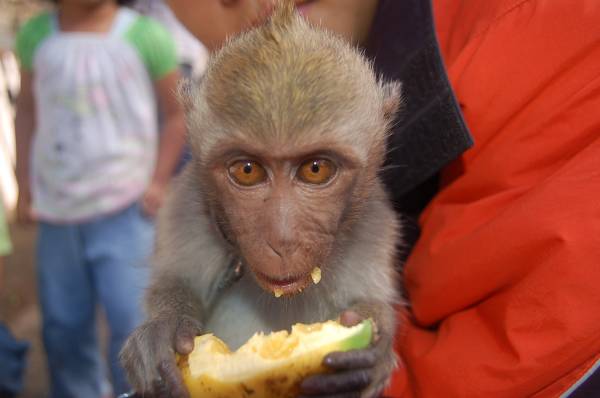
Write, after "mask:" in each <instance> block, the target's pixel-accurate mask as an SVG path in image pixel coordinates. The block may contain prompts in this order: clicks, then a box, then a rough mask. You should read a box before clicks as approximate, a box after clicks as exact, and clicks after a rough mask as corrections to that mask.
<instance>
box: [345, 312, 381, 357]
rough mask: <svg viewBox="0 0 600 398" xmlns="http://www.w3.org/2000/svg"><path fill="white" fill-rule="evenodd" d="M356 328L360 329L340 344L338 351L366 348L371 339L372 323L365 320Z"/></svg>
mask: <svg viewBox="0 0 600 398" xmlns="http://www.w3.org/2000/svg"><path fill="white" fill-rule="evenodd" d="M357 326H360V328H359V329H358V330H357V332H356V334H354V335H352V336H350V337H348V338H347V339H345V340H342V341H341V342H340V351H350V350H360V349H362V348H367V347H368V346H369V344H371V341H372V339H373V322H372V321H371V320H369V319H365V320H364V321H362V322H361V323H359V324H358V325H357Z"/></svg>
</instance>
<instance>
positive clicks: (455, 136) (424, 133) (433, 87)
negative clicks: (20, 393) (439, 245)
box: [366, 0, 473, 239]
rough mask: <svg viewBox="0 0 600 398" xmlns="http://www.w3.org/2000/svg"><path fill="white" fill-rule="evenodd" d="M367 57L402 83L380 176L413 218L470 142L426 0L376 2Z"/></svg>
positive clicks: (384, 74)
mask: <svg viewBox="0 0 600 398" xmlns="http://www.w3.org/2000/svg"><path fill="white" fill-rule="evenodd" d="M366 55H367V56H368V57H370V58H372V59H373V60H374V63H375V64H374V66H375V70H376V72H377V73H378V74H379V75H380V76H381V77H382V78H383V79H384V80H397V81H400V82H401V83H402V85H403V87H402V89H403V99H404V106H403V109H402V111H401V112H400V115H399V116H398V119H397V123H396V125H395V128H394V131H393V134H392V136H391V137H390V140H389V155H388V158H387V164H386V167H385V168H384V171H383V178H384V181H385V183H386V185H387V187H388V190H389V191H390V193H391V195H392V199H393V201H394V205H395V207H396V209H397V210H398V211H399V212H400V213H403V214H407V215H409V216H410V217H412V218H414V217H416V216H418V214H419V213H420V212H421V211H422V209H423V208H424V207H425V205H427V203H428V202H429V201H430V200H431V198H432V197H433V195H434V194H435V193H436V192H437V190H438V172H439V171H440V169H441V168H442V167H444V166H445V165H447V164H448V163H449V162H450V161H452V160H454V159H456V158H457V157H458V156H459V155H460V154H461V153H463V152H464V151H465V150H466V149H468V148H469V147H470V146H471V145H472V144H473V141H472V139H471V135H470V134H469V132H468V130H467V126H466V124H465V122H464V120H463V118H462V115H461V112H460V108H459V106H458V104H457V101H456V99H455V97H454V94H453V92H452V89H451V87H450V83H449V82H448V78H447V76H446V71H445V68H444V64H443V61H442V57H441V54H440V50H439V46H438V42H437V37H436V34H435V27H434V20H433V11H432V5H431V2H430V0H401V1H400V0H380V2H379V9H378V11H377V15H376V17H375V20H374V22H373V27H372V31H371V34H370V37H369V41H368V44H367V48H366ZM410 238H412V239H416V237H409V239H410Z"/></svg>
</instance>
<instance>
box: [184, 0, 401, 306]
mask: <svg viewBox="0 0 600 398" xmlns="http://www.w3.org/2000/svg"><path fill="white" fill-rule="evenodd" d="M399 91H400V85H399V84H397V83H388V84H382V83H380V82H378V80H377V78H376V76H375V73H374V72H373V69H372V67H371V64H370V63H369V62H368V61H367V60H365V58H364V57H363V56H362V55H361V54H360V52H359V51H357V50H356V49H355V48H353V47H351V45H350V44H348V43H346V42H345V41H344V40H343V39H341V38H338V37H336V36H334V35H333V34H331V33H328V32H325V31H323V30H321V29H320V28H316V27H312V26H310V25H309V24H308V23H307V22H306V21H305V20H304V19H303V18H302V17H300V16H299V15H298V14H297V13H296V12H295V10H294V7H293V2H291V1H289V2H287V1H286V2H281V3H279V5H278V6H277V7H276V9H275V11H274V14H273V16H272V17H271V18H270V19H269V21H267V23H266V24H265V25H263V26H259V27H256V28H254V29H252V30H250V31H247V32H245V33H243V34H241V35H239V36H238V37H235V38H232V39H231V40H229V41H228V42H227V43H226V44H225V46H224V47H223V48H222V49H221V50H220V51H219V52H218V53H217V54H215V56H214V57H213V58H212V60H211V61H210V63H209V66H208V69H207V72H206V74H205V76H204V78H203V81H202V82H201V84H199V85H198V86H193V87H191V88H190V89H189V90H188V92H187V93H186V94H184V101H185V102H186V105H187V109H188V125H189V134H190V143H191V146H192V150H193V155H194V161H193V164H192V166H191V167H194V168H195V175H196V176H197V181H198V186H199V192H200V195H202V197H203V201H204V202H205V203H206V209H207V212H209V213H210V215H211V217H212V218H213V220H214V221H215V223H216V225H218V226H219V228H220V229H221V232H222V233H223V235H224V238H225V239H226V240H227V241H228V242H229V243H230V244H231V245H233V247H234V250H235V251H237V252H238V253H239V254H240V256H241V257H242V258H243V259H244V262H245V263H246V264H247V266H248V268H249V269H250V270H251V271H252V273H253V275H254V276H255V279H256V281H257V282H258V283H259V285H260V286H262V287H263V288H264V289H266V290H268V291H276V290H280V291H282V292H283V293H284V294H286V295H292V294H294V293H296V292H299V291H301V290H302V289H304V288H305V287H307V285H308V284H309V283H310V272H311V270H312V269H313V268H314V267H316V266H319V267H321V268H322V269H323V272H327V264H328V259H329V257H330V256H331V255H332V253H333V252H334V250H336V247H335V246H336V245H338V244H339V242H343V241H344V234H348V233H350V231H351V230H352V227H353V224H354V221H355V220H356V219H357V218H358V217H360V215H361V212H362V211H363V209H364V208H365V207H366V205H367V204H368V202H369V200H374V199H373V196H376V195H381V189H380V183H379V181H378V178H377V172H378V170H379V168H380V167H381V165H382V163H383V160H384V155H385V143H386V135H387V133H388V130H389V127H390V123H391V122H392V120H393V118H394V113H395V112H396V108H398V106H399V104H400V93H399Z"/></svg>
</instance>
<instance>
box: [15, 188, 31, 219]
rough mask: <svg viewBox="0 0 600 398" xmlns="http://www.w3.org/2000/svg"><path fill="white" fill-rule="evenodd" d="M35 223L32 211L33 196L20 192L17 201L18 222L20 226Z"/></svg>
mask: <svg viewBox="0 0 600 398" xmlns="http://www.w3.org/2000/svg"><path fill="white" fill-rule="evenodd" d="M34 221H35V220H34V218H33V213H32V211H31V194H30V193H29V192H25V191H20V192H19V198H18V199H17V222H18V223H19V224H31V223H33V222H34Z"/></svg>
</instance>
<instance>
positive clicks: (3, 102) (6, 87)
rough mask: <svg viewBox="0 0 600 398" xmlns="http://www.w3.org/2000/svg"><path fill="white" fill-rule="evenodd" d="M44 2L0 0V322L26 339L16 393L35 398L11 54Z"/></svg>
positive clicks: (34, 329)
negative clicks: (0, 257)
mask: <svg viewBox="0 0 600 398" xmlns="http://www.w3.org/2000/svg"><path fill="white" fill-rule="evenodd" d="M46 5H47V4H45V3H44V2H42V1H35V0H0V197H1V199H2V203H3V205H4V208H5V212H6V215H7V218H8V221H9V228H10V233H11V238H12V241H13V253H12V255H9V256H8V257H6V258H5V259H4V270H0V272H2V275H0V321H2V322H4V323H5V324H6V325H8V327H9V328H10V330H11V331H12V332H13V334H14V335H15V337H17V338H18V339H19V340H27V341H29V342H30V343H31V346H30V350H29V355H28V356H27V364H28V366H27V370H26V374H25V389H24V391H23V394H22V395H21V396H23V397H31V398H38V397H43V396H45V394H46V392H47V382H48V381H47V376H46V364H45V355H44V350H43V347H42V343H41V338H40V326H41V323H40V312H39V308H38V303H37V287H36V280H35V279H36V278H35V263H34V254H33V250H34V243H35V232H36V231H35V227H33V226H20V225H16V224H15V223H14V222H12V221H13V220H14V217H13V216H14V208H15V204H16V200H17V187H16V181H15V176H14V161H15V146H14V145H15V140H14V101H15V99H16V96H17V94H18V92H19V67H18V63H17V59H16V57H15V54H14V52H13V45H14V39H15V35H16V32H17V31H18V29H19V27H20V26H21V25H22V23H23V22H24V21H26V20H27V19H28V18H30V17H31V16H33V15H34V14H36V13H37V12H39V11H41V10H42V9H43V8H44V7H45V6H46Z"/></svg>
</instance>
